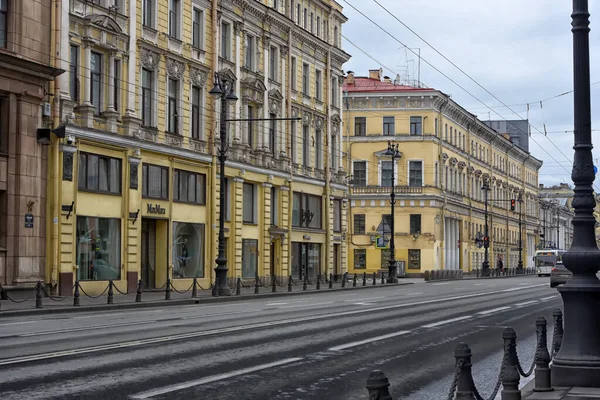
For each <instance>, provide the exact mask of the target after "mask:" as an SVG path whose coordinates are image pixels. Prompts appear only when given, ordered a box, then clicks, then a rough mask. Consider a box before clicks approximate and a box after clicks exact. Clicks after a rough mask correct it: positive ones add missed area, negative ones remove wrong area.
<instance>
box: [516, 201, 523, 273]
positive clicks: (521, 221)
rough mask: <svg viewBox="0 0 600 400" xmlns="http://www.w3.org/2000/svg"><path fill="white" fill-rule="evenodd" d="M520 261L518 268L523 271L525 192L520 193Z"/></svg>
mask: <svg viewBox="0 0 600 400" xmlns="http://www.w3.org/2000/svg"><path fill="white" fill-rule="evenodd" d="M518 199H519V262H518V263H517V270H518V271H519V273H520V272H521V271H523V194H522V193H519V197H518Z"/></svg>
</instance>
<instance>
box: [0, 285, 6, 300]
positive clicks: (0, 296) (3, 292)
mask: <svg viewBox="0 0 600 400" xmlns="http://www.w3.org/2000/svg"><path fill="white" fill-rule="evenodd" d="M0 300H8V294H7V293H6V290H4V288H3V287H0Z"/></svg>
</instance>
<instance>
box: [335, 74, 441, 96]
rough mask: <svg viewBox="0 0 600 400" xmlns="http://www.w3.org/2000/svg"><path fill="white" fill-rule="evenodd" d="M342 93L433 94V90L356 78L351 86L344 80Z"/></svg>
mask: <svg viewBox="0 0 600 400" xmlns="http://www.w3.org/2000/svg"><path fill="white" fill-rule="evenodd" d="M344 91H346V92H355V93H356V92H358V93H365V92H367V93H368V92H425V91H426V92H434V91H436V90H435V89H431V88H420V87H415V86H405V85H395V84H394V82H393V81H391V82H386V81H380V80H378V79H371V78H367V77H362V76H357V77H355V78H354V83H353V84H348V79H347V78H346V79H344Z"/></svg>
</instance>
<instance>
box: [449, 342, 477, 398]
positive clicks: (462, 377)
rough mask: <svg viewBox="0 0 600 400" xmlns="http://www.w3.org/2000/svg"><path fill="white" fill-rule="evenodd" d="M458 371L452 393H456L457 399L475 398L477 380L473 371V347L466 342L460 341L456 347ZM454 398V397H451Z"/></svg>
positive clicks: (455, 355) (455, 356) (455, 354)
mask: <svg viewBox="0 0 600 400" xmlns="http://www.w3.org/2000/svg"><path fill="white" fill-rule="evenodd" d="M454 358H455V359H456V372H455V376H454V382H453V386H452V388H451V394H454V393H456V398H457V399H465V400H475V399H476V398H475V382H473V373H472V372H471V367H472V366H473V364H471V349H470V348H469V346H468V345H467V344H466V343H460V344H459V345H458V346H456V349H454ZM451 398H454V397H451Z"/></svg>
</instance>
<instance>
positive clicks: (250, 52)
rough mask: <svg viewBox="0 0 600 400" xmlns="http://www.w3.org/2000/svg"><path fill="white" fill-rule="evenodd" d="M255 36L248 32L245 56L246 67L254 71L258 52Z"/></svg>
mask: <svg viewBox="0 0 600 400" xmlns="http://www.w3.org/2000/svg"><path fill="white" fill-rule="evenodd" d="M255 43H256V41H255V39H254V36H252V35H250V34H248V33H246V46H245V47H246V55H245V57H244V60H245V61H244V63H245V67H246V68H248V69H249V70H250V71H254V57H255V54H256V46H255Z"/></svg>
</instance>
